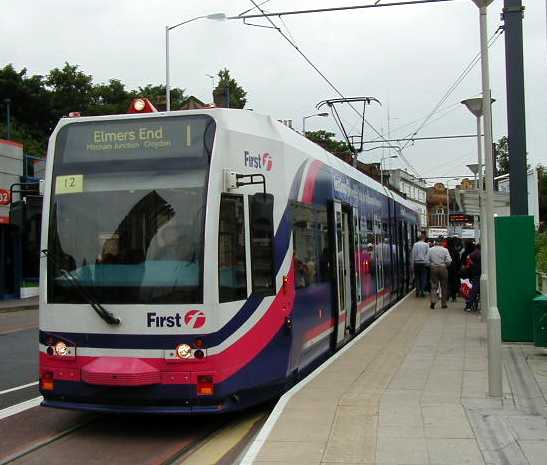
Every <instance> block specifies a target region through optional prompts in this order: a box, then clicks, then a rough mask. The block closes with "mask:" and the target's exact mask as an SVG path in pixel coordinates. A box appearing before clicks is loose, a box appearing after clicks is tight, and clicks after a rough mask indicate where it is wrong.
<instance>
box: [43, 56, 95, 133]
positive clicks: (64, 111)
mask: <svg viewBox="0 0 547 465" xmlns="http://www.w3.org/2000/svg"><path fill="white" fill-rule="evenodd" d="M45 84H46V87H47V89H48V90H49V91H50V92H51V112H52V114H53V116H54V119H55V122H57V120H58V119H59V118H62V117H63V116H67V115H68V114H69V113H70V112H71V111H79V112H81V113H82V114H85V113H87V112H88V109H89V107H90V105H91V101H92V94H93V77H92V76H90V75H88V74H85V73H83V72H81V71H79V70H78V65H70V64H69V63H65V66H64V67H63V69H59V68H54V69H52V70H51V71H50V72H49V74H48V75H47V77H46V81H45ZM52 129H53V128H52Z"/></svg>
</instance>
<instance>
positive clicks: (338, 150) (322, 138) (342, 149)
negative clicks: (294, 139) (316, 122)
mask: <svg viewBox="0 0 547 465" xmlns="http://www.w3.org/2000/svg"><path fill="white" fill-rule="evenodd" d="M306 137H307V138H308V139H309V140H311V141H312V142H315V143H316V144H317V145H320V146H321V147H323V148H324V149H325V150H326V151H327V152H330V153H332V154H333V155H336V156H337V157H338V158H341V159H343V160H346V159H347V157H348V156H349V157H351V155H352V152H351V149H350V147H349V145H348V144H347V143H346V142H344V141H340V140H336V139H335V138H334V133H333V132H328V131H325V130H323V129H321V130H319V131H306Z"/></svg>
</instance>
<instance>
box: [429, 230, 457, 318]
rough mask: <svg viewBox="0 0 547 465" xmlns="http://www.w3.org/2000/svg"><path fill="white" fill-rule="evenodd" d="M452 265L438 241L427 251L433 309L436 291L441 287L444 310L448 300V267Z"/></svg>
mask: <svg viewBox="0 0 547 465" xmlns="http://www.w3.org/2000/svg"><path fill="white" fill-rule="evenodd" d="M451 263H452V259H451V258H450V254H449V253H448V250H447V249H445V248H444V247H443V246H442V245H441V243H440V241H439V240H437V242H436V244H435V245H434V246H433V247H431V248H430V249H429V265H430V266H431V292H430V294H429V295H430V298H431V304H430V306H429V307H430V308H431V309H433V308H435V305H436V304H437V289H438V288H439V286H440V287H441V306H442V308H446V307H447V305H446V302H447V300H448V267H449V266H450V264H451Z"/></svg>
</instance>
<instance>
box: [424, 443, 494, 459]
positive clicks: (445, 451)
mask: <svg viewBox="0 0 547 465" xmlns="http://www.w3.org/2000/svg"><path fill="white" fill-rule="evenodd" d="M426 441H427V452H428V454H429V459H430V462H431V463H435V464H439V465H479V464H480V465H483V464H484V461H483V459H482V455H481V453H480V451H479V448H478V446H477V442H476V441H475V439H445V438H443V439H441V438H438V439H430V438H428V439H427V440H426Z"/></svg>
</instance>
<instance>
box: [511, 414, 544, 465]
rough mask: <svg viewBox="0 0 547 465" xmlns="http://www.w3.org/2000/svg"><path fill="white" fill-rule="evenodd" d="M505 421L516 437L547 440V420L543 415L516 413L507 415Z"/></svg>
mask: <svg viewBox="0 0 547 465" xmlns="http://www.w3.org/2000/svg"><path fill="white" fill-rule="evenodd" d="M507 421H508V422H509V426H510V427H511V429H512V430H513V431H514V433H515V435H516V438H517V439H520V440H539V441H547V420H546V419H545V418H544V417H540V416H531V415H518V416H509V417H507ZM545 462H546V463H547V456H546V457H545Z"/></svg>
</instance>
